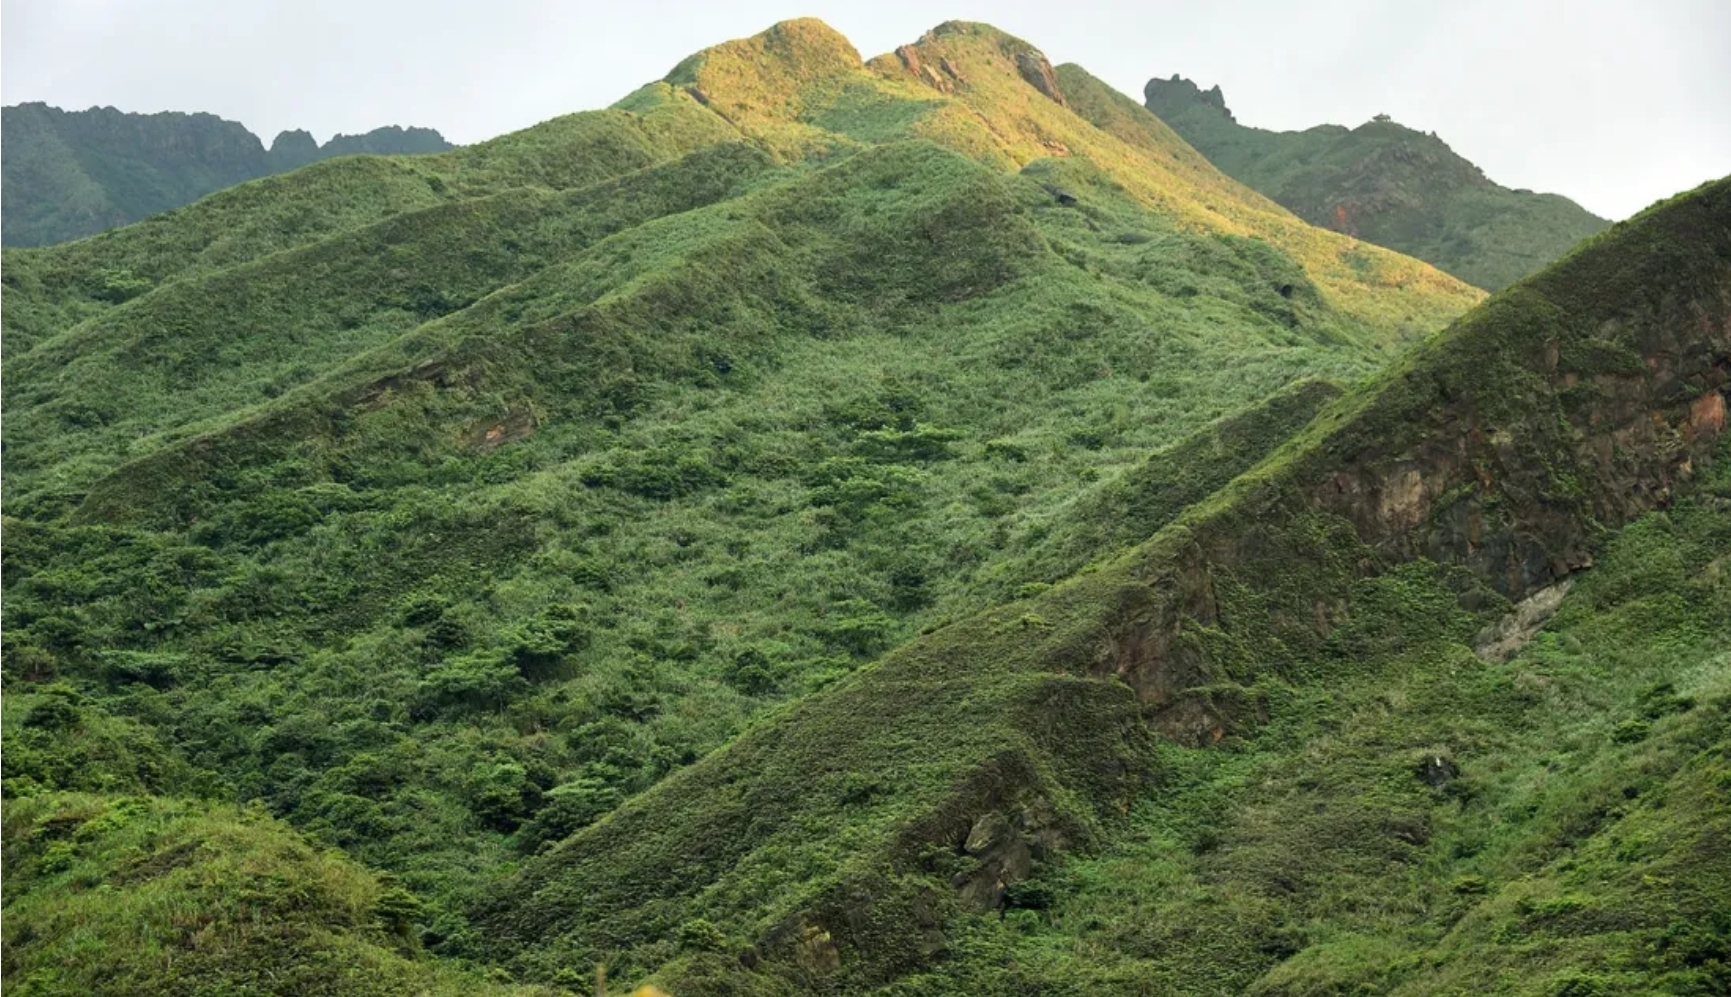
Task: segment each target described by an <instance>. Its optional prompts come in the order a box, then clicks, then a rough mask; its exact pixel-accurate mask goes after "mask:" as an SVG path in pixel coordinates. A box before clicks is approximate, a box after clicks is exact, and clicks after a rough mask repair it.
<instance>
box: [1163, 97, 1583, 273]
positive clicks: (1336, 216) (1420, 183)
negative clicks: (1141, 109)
mask: <svg viewBox="0 0 1731 997" xmlns="http://www.w3.org/2000/svg"><path fill="white" fill-rule="evenodd" d="M1144 96H1145V99H1146V104H1147V107H1148V109H1149V110H1150V111H1153V112H1154V113H1155V114H1157V115H1159V117H1160V119H1161V120H1162V121H1164V122H1166V123H1167V124H1169V125H1171V126H1172V128H1173V130H1175V131H1176V132H1177V133H1178V134H1179V135H1182V136H1183V137H1184V140H1185V141H1186V142H1189V143H1190V144H1191V145H1193V146H1195V147H1196V149H1198V150H1199V151H1200V152H1201V153H1202V154H1203V155H1205V156H1207V157H1208V160H1209V162H1211V163H1213V164H1214V165H1215V166H1217V167H1219V168H1220V170H1221V171H1222V172H1224V173H1226V174H1227V175H1228V176H1231V177H1233V178H1235V179H1237V180H1240V181H1243V182H1244V183H1245V184H1246V185H1248V186H1250V187H1253V188H1255V189H1256V190H1259V191H1261V192H1262V193H1264V194H1267V195H1268V196H1269V197H1270V198H1273V199H1274V200H1275V201H1278V202H1280V204H1281V205H1283V206H1285V207H1287V208H1289V209H1291V211H1292V212H1293V213H1294V214H1296V215H1298V216H1299V217H1300V218H1303V219H1304V220H1305V221H1307V222H1310V223H1311V224H1313V225H1318V226H1321V227H1323V228H1327V229H1332V230H1334V231H1336V232H1344V233H1347V234H1350V235H1353V236H1357V237H1358V238H1361V239H1364V240H1365V241H1367V242H1373V243H1376V244H1377V245H1379V246H1387V247H1389V248H1390V249H1394V250H1398V251H1399V252H1402V253H1406V254H1408V255H1411V256H1415V257H1417V258H1418V259H1421V260H1425V261H1427V262H1430V263H1432V264H1435V265H1436V266H1437V267H1439V268H1440V269H1442V270H1445V271H1447V272H1449V273H1451V274H1454V275H1455V276H1456V277H1459V278H1460V279H1462V280H1464V281H1466V282H1467V283H1469V284H1473V285H1476V286H1478V287H1483V288H1486V289H1488V290H1492V291H1496V290H1501V289H1502V288H1504V287H1506V286H1508V285H1509V284H1511V283H1513V282H1514V281H1516V280H1518V279H1519V278H1521V277H1524V276H1526V275H1527V274H1529V273H1532V272H1534V271H1535V270H1538V269H1540V268H1542V267H1543V266H1545V264H1547V263H1550V262H1551V261H1552V260H1554V259H1556V258H1557V257H1559V256H1561V255H1562V254H1563V253H1564V252H1566V251H1568V249H1569V248H1570V247H1571V246H1573V245H1574V244H1575V243H1577V242H1579V241H1580V240H1582V239H1584V238H1586V237H1587V236H1590V235H1592V234H1593V233H1595V232H1598V231H1600V230H1602V229H1603V228H1604V227H1605V226H1606V225H1607V224H1609V223H1608V222H1606V221H1605V219H1603V218H1600V217H1598V216H1596V215H1594V214H1593V213H1592V212H1590V211H1588V210H1586V209H1585V208H1583V207H1581V206H1580V205H1578V204H1576V203H1575V202H1573V201H1571V200H1569V199H1568V198H1566V197H1563V196H1562V195H1560V194H1538V193H1534V192H1533V191H1530V190H1510V189H1509V188H1507V187H1503V186H1501V185H1499V184H1497V183H1495V182H1493V181H1492V180H1490V179H1489V178H1488V177H1486V176H1485V174H1484V171H1483V170H1480V169H1479V168H1478V167H1477V166H1474V165H1473V164H1472V163H1470V162H1468V161H1467V160H1465V159H1463V158H1462V157H1461V156H1460V155H1459V154H1458V153H1456V152H1455V151H1454V150H1452V149H1450V148H1449V147H1448V145H1447V144H1446V143H1444V142H1443V140H1442V139H1440V138H1438V137H1437V136H1436V135H1435V133H1424V132H1419V131H1415V130H1414V129H1411V128H1408V127H1406V126H1404V125H1401V124H1398V123H1396V122H1394V121H1390V120H1388V117H1387V115H1380V116H1378V117H1377V119H1376V120H1374V121H1367V122H1365V123H1364V124H1362V125H1359V126H1358V127H1357V128H1350V129H1349V128H1346V127H1344V126H1341V125H1318V126H1317V127H1315V128H1308V129H1305V130H1304V131H1301V132H1273V131H1268V130H1267V129H1263V128H1252V127H1249V126H1246V125H1241V124H1239V123H1238V119H1237V118H1235V117H1233V115H1232V112H1231V111H1230V110H1228V109H1227V107H1226V98H1225V97H1224V96H1223V95H1222V94H1221V92H1220V88H1219V87H1214V88H1212V89H1209V90H1206V91H1204V90H1202V89H1201V88H1200V87H1198V86H1197V85H1196V84H1194V83H1192V82H1191V81H1189V80H1187V79H1184V78H1182V77H1180V76H1176V75H1174V76H1173V77H1172V79H1170V80H1162V79H1153V80H1149V81H1148V86H1147V88H1146V90H1145V94H1144Z"/></svg>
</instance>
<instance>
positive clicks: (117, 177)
mask: <svg viewBox="0 0 1731 997" xmlns="http://www.w3.org/2000/svg"><path fill="white" fill-rule="evenodd" d="M0 113H3V115H4V117H3V118H0V120H3V121H4V122H5V123H6V136H5V139H4V145H5V147H6V149H7V152H6V155H5V159H4V165H5V171H6V176H5V183H4V189H5V191H6V204H5V206H4V210H5V216H6V223H5V231H4V233H0V241H3V242H4V244H5V245H9V246H30V245H46V244H51V243H56V242H64V241H67V240H69V239H77V238H82V237H85V236H90V235H95V234H96V233H98V232H102V231H105V230H107V229H111V228H115V227H117V226H121V225H128V224H131V223H133V222H136V221H139V220H140V219H142V218H145V217H146V216H149V215H153V214H157V213H159V212H163V211H170V210H173V209H174V208H178V207H180V206H181V205H183V204H186V203H188V202H190V201H194V200H197V199H198V198H200V197H203V196H204V195H206V194H209V193H212V192H214V191H217V190H221V189H222V188H224V187H229V186H232V185H234V184H238V183H244V182H246V181H248V180H254V179H257V178H259V177H262V176H269V175H271V174H274V173H282V172H286V171H288V170H292V169H295V168H297V167H300V166H305V165H306V164H308V163H312V162H316V161H318V160H320V159H328V158H330V157H332V156H347V155H356V154H362V153H370V154H409V153H428V152H442V151H444V150H447V149H450V148H451V144H450V143H449V142H446V141H445V140H444V137H443V136H441V135H440V134H439V133H438V132H437V131H434V130H432V129H430V128H407V129H404V128H400V127H398V126H396V125H390V126H386V127H383V128H377V129H374V130H373V131H371V132H367V133H366V134H363V135H334V136H332V137H331V139H330V140H329V141H327V142H325V143H324V144H323V145H322V146H321V145H320V144H319V143H317V142H316V141H314V139H313V137H312V136H311V135H309V134H307V133H306V132H304V131H299V130H292V131H284V132H282V133H280V134H278V135H277V137H276V139H275V140H273V141H272V143H271V145H270V147H269V148H268V149H267V148H266V147H265V145H264V143H263V142H262V141H261V140H260V139H259V138H258V136H256V135H254V134H253V133H252V132H250V131H248V130H247V129H246V128H245V126H243V125H241V124H240V123H238V122H234V121H229V120H227V119H224V118H220V117H217V116H216V115H213V114H206V113H203V112H198V113H192V114H186V113H181V112H175V111H163V112H159V113H156V114H133V113H126V112H122V111H119V110H116V109H115V108H113V107H91V108H89V109H86V110H83V111H63V110H61V109H60V108H57V107H52V106H50V105H48V104H46V103H43V102H41V101H35V102H29V103H23V104H12V105H8V106H6V107H5V108H4V109H3V112H0Z"/></svg>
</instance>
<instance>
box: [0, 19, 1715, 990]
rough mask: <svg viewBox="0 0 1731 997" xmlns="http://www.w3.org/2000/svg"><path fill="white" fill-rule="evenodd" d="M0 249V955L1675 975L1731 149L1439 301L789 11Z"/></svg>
mask: <svg viewBox="0 0 1731 997" xmlns="http://www.w3.org/2000/svg"><path fill="white" fill-rule="evenodd" d="M0 280H3V281H4V284H5V293H6V296H7V302H6V303H7V308H6V309H5V310H4V312H0V320H3V321H4V323H5V328H4V333H5V336H4V342H5V345H6V350H7V353H6V358H5V363H6V374H7V377H6V378H5V381H4V391H5V395H4V404H5V410H4V414H5V416H6V418H7V420H8V430H9V432H8V435H7V438H6V458H7V470H8V473H9V482H8V484H9V487H8V489H7V491H6V494H5V513H6V517H7V518H6V520H5V523H4V526H5V530H4V534H3V542H4V545H5V549H4V554H5V557H4V560H3V562H0V566H3V568H4V579H3V581H4V586H5V589H4V595H5V600H4V613H5V618H4V655H3V657H0V668H3V670H4V671H3V674H4V678H5V681H6V684H7V693H8V696H9V702H8V704H7V705H8V707H9V708H8V709H7V710H6V711H5V713H4V715H3V716H0V721H3V722H4V724H5V728H4V743H5V747H6V750H7V767H6V772H5V777H4V788H5V793H4V797H5V799H4V808H5V821H4V828H5V837H4V847H5V855H4V858H5V861H6V864H7V877H6V881H5V904H6V914H7V915H8V916H7V917H6V918H5V919H4V922H3V930H4V932H5V948H6V960H5V964H4V965H5V975H6V983H7V984H9V985H12V986H17V987H19V988H20V989H21V990H22V991H24V992H36V993H65V992H71V991H74V990H77V991H79V992H82V993H95V994H110V993H112V994H120V993H126V994H152V993H185V992H211V993H219V992H254V993H283V994H287V993H305V992H321V993H337V994H412V993H415V994H418V993H451V994H455V993H469V992H486V990H485V989H484V988H487V987H491V988H492V989H493V992H497V993H516V994H525V995H526V994H540V995H552V994H558V993H564V992H568V991H573V990H575V991H586V990H588V989H589V987H590V986H591V982H592V976H591V974H592V972H593V968H594V967H595V966H596V965H597V964H600V965H604V966H606V967H607V972H608V978H609V979H611V980H613V981H615V982H616V983H626V984H631V985H635V984H636V983H638V982H640V981H642V980H644V979H645V978H650V977H653V978H655V979H656V980H657V981H658V982H659V983H660V984H661V985H663V986H665V987H667V988H668V989H669V990H671V991H672V992H673V993H675V994H678V995H682V997H683V995H702V994H723V993H733V994H752V993H762V994H791V993H805V992H827V993H870V992H876V993H882V994H885V995H889V994H903V993H909V994H911V993H927V992H961V993H980V994H992V993H1026V992H1029V991H1039V990H1046V991H1053V992H1082V991H1085V990H1107V991H1113V992H1116V991H1119V990H1127V989H1133V988H1135V987H1138V986H1139V987H1142V988H1145V989H1150V990H1154V991H1165V992H1174V993H1196V994H1202V993H1220V992H1241V991H1244V990H1247V989H1251V988H1255V992H1260V993H1267V994H1301V993H1328V992H1353V991H1354V990H1355V989H1356V990H1365V989H1369V990H1373V991H1374V990H1377V989H1379V988H1380V989H1387V988H1389V987H1392V986H1395V985H1400V986H1407V987H1408V988H1409V992H1413V993H1424V992H1439V993H1440V992H1447V990H1446V989H1445V988H1453V989H1456V990H1460V989H1475V990H1484V991H1486V992H1497V991H1496V988H1497V987H1498V986H1502V987H1503V989H1504V990H1505V991H1508V990H1510V989H1511V988H1513V987H1514V986H1516V985H1519V986H1522V987H1525V986H1526V985H1527V984H1528V983H1533V984H1534V985H1536V986H1541V987H1548V988H1549V991H1541V992H1556V991H1557V990H1558V988H1561V987H1565V986H1567V987H1577V988H1578V987H1598V988H1599V990H1600V992H1607V993H1609V992H1618V988H1623V989H1625V990H1626V989H1628V985H1632V984H1634V983H1639V984H1643V985H1644V984H1647V983H1651V982H1653V981H1663V983H1664V985H1665V986H1667V987H1670V988H1671V989H1672V990H1673V991H1679V990H1682V988H1685V987H1696V988H1697V990H1698V991H1699V992H1711V989H1710V988H1711V987H1713V986H1715V985H1716V984H1717V982H1718V978H1717V977H1715V976H1714V975H1713V974H1716V973H1721V972H1722V967H1723V965H1724V964H1725V962H1726V961H1727V960H1726V959H1725V957H1724V954H1723V950H1724V948H1725V946H1726V945H1727V944H1731V925H1725V924H1721V923H1720V921H1716V920H1715V919H1714V918H1715V917H1716V916H1717V914H1716V912H1718V911H1722V910H1724V909H1725V907H1726V904H1725V901H1726V899H1727V897H1731V885H1728V884H1727V882H1726V877H1725V875H1724V869H1723V865H1722V863H1719V862H1718V861H1717V858H1716V857H1717V855H1718V854H1719V846H1720V845H1721V844H1722V842H1723V839H1724V838H1725V836H1726V833H1727V830H1728V826H1727V812H1726V808H1725V806H1724V786H1723V785H1722V784H1723V783H1724V773H1725V771H1726V768H1727V765H1728V764H1731V763H1728V762H1727V760H1726V759H1727V755H1726V753H1725V751H1724V748H1723V745H1724V743H1725V740H1726V736H1727V735H1726V716H1727V706H1728V702H1731V698H1728V697H1731V688H1728V683H1731V673H1728V672H1727V667H1726V662H1725V661H1724V660H1723V648H1724V647H1725V646H1726V639H1727V637H1728V636H1731V634H1727V632H1726V627H1727V622H1726V621H1727V620H1731V613H1727V612H1726V611H1725V610H1726V609H1727V608H1731V607H1728V606H1727V600H1728V599H1731V594H1728V593H1731V586H1728V585H1727V584H1726V583H1725V582H1724V579H1723V576H1724V571H1723V564H1724V558H1725V555H1726V554H1727V553H1731V535H1728V533H1727V531H1726V529H1725V525H1724V524H1725V523H1726V522H1727V521H1728V519H1731V517H1727V516H1726V515H1725V512H1726V502H1727V501H1731V482H1728V481H1727V478H1726V475H1727V473H1731V462H1726V461H1722V460H1715V458H1716V457H1718V456H1723V453H1722V451H1723V450H1724V448H1725V447H1724V444H1723V443H1722V440H1721V438H1722V436H1723V432H1722V430H1723V424H1724V391H1725V387H1726V383H1727V379H1728V374H1731V371H1728V369H1727V367H1726V362H1725V358H1726V356H1727V355H1731V343H1728V342H1727V335H1728V334H1731V333H1728V330H1731V323H1728V316H1731V183H1727V182H1721V183H1719V184H1716V185H1709V186H1708V187H1704V188H1702V189H1701V190H1698V191H1695V192H1692V193H1690V194H1688V195H1684V196H1682V197H1680V198H1678V199H1676V200H1675V201H1673V202H1670V203H1667V204H1665V205H1661V206H1658V207H1656V208H1654V209H1652V210H1651V211H1650V212H1648V213H1647V214H1645V215H1643V216H1641V217H1640V218H1638V219H1636V220H1634V221H1631V222H1629V223H1625V224H1622V225H1618V226H1615V227H1613V228H1612V229H1611V230H1610V231H1609V232H1607V233H1605V234H1603V235H1601V236H1599V237H1598V238H1596V239H1594V240H1593V241H1591V242H1589V243H1588V244H1586V245H1585V246H1583V247H1582V248H1580V249H1579V250H1577V251H1576V252H1575V253H1574V254H1572V255H1571V256H1570V257H1569V258H1567V259H1566V260H1564V261H1562V262H1561V263H1560V264H1558V265H1557V266H1556V267H1555V268H1553V269H1551V270H1548V271H1546V272H1545V273H1543V274H1540V275H1537V276H1534V277H1532V278H1529V279H1528V280H1526V281H1523V282H1521V283H1519V284H1517V285H1516V286H1514V287H1511V288H1510V289H1508V290H1507V291H1505V292H1503V293H1502V294H1500V295H1498V296H1496V297H1494V298H1491V299H1490V300H1489V301H1485V299H1484V295H1483V294H1482V293H1481V292H1478V291H1476V290H1474V289H1472V288H1470V287H1468V286H1466V285H1464V284H1462V283H1461V282H1459V281H1457V280H1455V279H1453V278H1450V277H1448V276H1446V275H1444V274H1442V273H1440V272H1438V271H1437V270H1435V269H1433V268H1431V267H1429V266H1428V265H1425V264H1423V263H1420V262H1417V261H1414V260H1411V259H1408V258H1405V257H1401V256H1399V255H1397V254H1395V253H1392V252H1389V251H1386V250H1382V249H1379V248H1377V247H1374V246H1369V245H1366V244H1365V243H1363V242H1361V241H1358V240H1355V239H1352V238H1349V237H1346V236H1343V235H1340V234H1337V233H1332V232H1328V231H1325V230H1322V229H1318V228H1315V227H1313V226H1309V225H1307V224H1305V223H1304V222H1302V221H1301V220H1299V219H1298V218H1296V217H1294V216H1293V215H1291V214H1289V213H1287V212H1286V211H1284V210H1282V209H1280V208H1279V207H1278V206H1276V205H1274V204H1272V203H1271V202H1269V201H1268V200H1267V199H1265V198H1263V197H1261V196H1259V195H1257V194H1255V193H1254V192H1252V191H1250V190H1249V189H1247V188H1245V187H1243V186H1241V185H1240V184H1238V183H1237V182H1236V181H1233V180H1231V179H1229V178H1227V177H1226V176H1224V175H1222V174H1221V173H1219V172H1218V171H1217V170H1215V169H1214V168H1213V167H1212V166H1210V165H1209V164H1208V162H1207V161H1206V160H1204V159H1203V158H1202V157H1201V156H1200V155H1198V154H1197V153H1196V152H1195V150H1193V149H1191V148H1190V147H1189V146H1188V145H1186V144H1185V143H1184V142H1183V141H1182V140H1181V139H1179V138H1178V137H1177V136H1176V135H1175V134H1174V133H1173V132H1172V131H1171V130H1170V129H1169V128H1167V127H1166V126H1165V125H1163V124H1162V123H1161V122H1160V121H1159V120H1158V119H1157V118H1156V117H1155V116H1154V115H1152V114H1150V113H1149V112H1148V111H1147V110H1146V109H1144V108H1142V107H1141V106H1140V105H1138V104H1136V103H1135V102H1134V101H1133V100H1130V99H1129V98H1125V97H1122V96H1120V95H1118V94H1116V93H1114V92H1113V91H1111V90H1110V89H1109V88H1107V87H1105V86H1104V85H1103V84H1100V83H1099V82H1098V81H1097V80H1095V79H1093V78H1092V77H1091V76H1089V75H1088V74H1087V73H1086V72H1084V71H1083V70H1081V69H1079V68H1077V67H1073V66H1059V67H1053V66H1051V65H1050V64H1049V63H1048V62H1047V61H1046V60H1045V58H1044V57H1043V56H1041V55H1040V54H1039V52H1038V50H1037V49H1034V48H1033V47H1032V46H1030V45H1028V44H1027V43H1025V42H1023V41H1020V40H1018V39H1015V38H1013V37H1010V36H1008V35H1005V34H1003V33H1001V32H999V31H996V30H995V29H992V28H989V27H987V26H984V25H977V24H965V23H955V22H952V23H948V24H945V25H941V26H940V27H938V28H937V29H934V31H932V32H930V33H928V34H927V35H926V36H924V37H922V38H921V39H920V40H918V41H917V42H915V43H912V44H910V45H906V46H903V47H901V48H899V49H897V50H896V51H895V52H893V53H890V54H887V55H884V56H879V57H877V58H874V59H872V60H870V61H863V60H862V59H861V58H860V56H859V54H858V53H856V52H855V51H854V50H853V48H852V46H851V45H849V43H848V42H847V41H846V40H845V39H844V38H842V37H841V36H839V35H837V34H836V33H835V32H833V31H832V30H830V29H829V28H827V27H826V26H824V25H822V24H821V23H819V22H815V21H809V20H804V21H792V22H786V23H783V24H780V25H777V26H775V27H774V28H771V29H770V30H769V31H767V32H764V33H763V34H761V35H758V36H755V37H753V38H749V39H742V40H738V41H734V42H729V43H726V44H723V45H720V46H717V47H715V48H712V49H708V50H705V51H704V52H701V53H698V54H697V55H695V56H693V57H691V58H690V59H687V60H686V61H684V62H682V63H681V64H679V65H678V66H676V67H674V69H673V70H672V71H671V72H670V73H669V74H668V76H667V77H666V78H665V79H663V80H660V81H657V82H655V83H652V84H649V85H647V86H645V87H643V88H641V89H640V90H638V91H636V92H635V93H633V94H630V95H629V96H627V97H625V98H624V99H623V100H621V101H620V102H619V103H618V104H616V105H615V106H614V107H612V108H609V109H607V110H604V111H597V112H587V113H583V114H575V115H570V116H567V117H563V118H559V119H555V120H553V121H549V122H545V123H543V124H541V125H538V126H536V127H534V128H531V129H527V130H525V131H523V132H519V133H516V134H513V135H507V136H503V137H501V138H499V139H496V140H493V141H491V142H486V143H482V144H479V145H476V146H470V147H465V148H460V149H454V150H451V151H448V152H444V153H437V154H433V155H428V156H418V157H413V158H405V157H366V158H348V159H336V160H331V161H328V162H321V163H315V164H312V165H309V166H307V167H305V168H303V169H300V170H297V171H294V172H292V173H288V174H283V175H280V176H273V177H268V178H264V179H261V180H259V181H256V182H253V183H249V184H245V185H243V186H240V187H236V188H234V189H231V190H226V191H222V192H220V193H217V194H214V195H212V196H210V197H207V198H205V199H203V200H201V201H198V202H196V203H194V204H192V205H189V206H187V207H186V208H184V209H182V210H179V211H176V212H173V213H170V214H167V215H162V216H157V217H155V218H152V219H149V220H147V221H145V222H143V223H140V224H138V225H133V226H129V227H126V228H121V229H117V230H115V231H111V232H108V233H104V234H103V235H100V236H97V237H95V238H91V239H86V240H82V241H79V242H75V243H70V244H67V245H63V246H55V247H49V248H42V249H7V250H6V251H5V255H4V260H3V266H0ZM1628 524H1632V525H1628ZM1588 565H1591V569H1590V570H1587V568H1588ZM1505 621H1506V625H1505ZM1547 621H1548V622H1547ZM1541 626H1544V627H1545V629H1544V630H1543V632H1540V633H1538V634H1537V635H1536V636H1534V631H1537V630H1539V629H1540V628H1541ZM1481 631H1483V635H1482V637H1481ZM1475 647H1479V648H1482V653H1483V655H1484V658H1480V657H1479V656H1478V655H1477V654H1475ZM1721 920H1722V919H1721ZM1522 973H1532V974H1537V975H1533V976H1531V978H1530V979H1529V978H1527V977H1522V976H1521V975H1520V974H1522ZM1426 988H1429V989H1426ZM1527 989H1529V990H1530V989H1531V987H1528V988H1527ZM1581 992H1592V991H1591V990H1584V991H1581ZM1682 992H1688V991H1686V990H1682Z"/></svg>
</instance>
